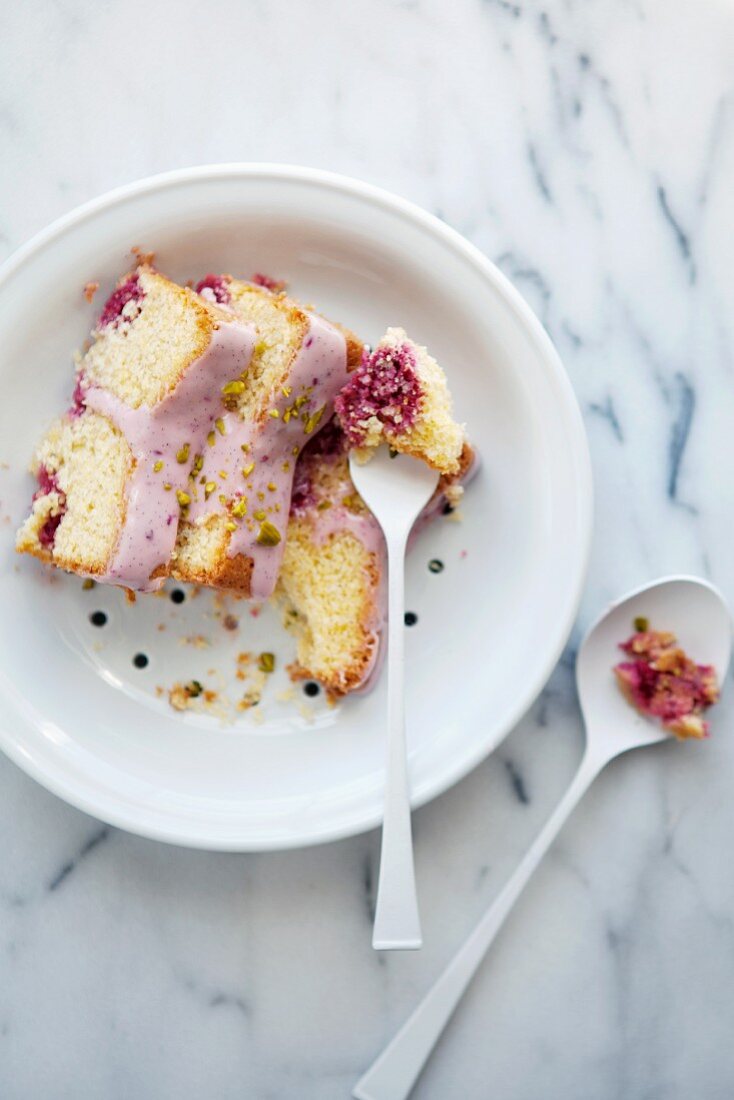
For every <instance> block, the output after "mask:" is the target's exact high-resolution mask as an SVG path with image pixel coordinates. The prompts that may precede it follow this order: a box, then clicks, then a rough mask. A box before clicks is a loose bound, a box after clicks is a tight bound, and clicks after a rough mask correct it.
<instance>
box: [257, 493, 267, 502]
mask: <svg viewBox="0 0 734 1100" xmlns="http://www.w3.org/2000/svg"><path fill="white" fill-rule="evenodd" d="M257 499H258V500H265V493H258V494H257Z"/></svg>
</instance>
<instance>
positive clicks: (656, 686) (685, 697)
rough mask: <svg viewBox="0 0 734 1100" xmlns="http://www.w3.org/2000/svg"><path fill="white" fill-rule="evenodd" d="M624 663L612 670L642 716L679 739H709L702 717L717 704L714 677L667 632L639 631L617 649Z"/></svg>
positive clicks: (707, 725) (707, 666)
mask: <svg viewBox="0 0 734 1100" xmlns="http://www.w3.org/2000/svg"><path fill="white" fill-rule="evenodd" d="M619 648H620V649H621V650H622V651H623V652H624V653H625V654H626V655H627V657H628V658H630V659H629V660H627V661H622V662H621V663H620V664H618V665H617V666H616V667H615V669H614V674H615V676H616V677H617V683H618V684H619V686H620V688H621V690H622V691H623V692H624V694H625V695H626V697H627V698H628V699H629V701H630V702H631V703H632V704H633V706H635V707H637V709H638V710H639V711H641V713H642V714H646V715H648V716H649V717H651V718H658V719H660V721H661V722H662V724H663V726H664V727H665V728H666V729H668V730H670V731H671V733H674V734H676V736H677V737H680V738H687V737H695V738H701V737H708V735H709V723H708V722H706V721H704V719H703V718H702V717H701V715H702V714H703V712H704V711H706V710H707V709H708V708H709V707H710V706H712V704H713V703H716V702H717V701H718V698H719V686H718V683H717V680H716V671H715V670H714V668H713V667H712V666H711V665H697V664H696V662H695V661H693V660H691V658H690V657H688V656H687V654H686V653H684V651H683V650H682V649H680V647H679V646H678V645H676V637H675V634H671V633H670V632H669V631H661V630H650V629H649V628H648V627H647V626H646V625H645V629H644V630H638V631H637V632H636V633H635V634H633V635H632V636H631V637H630V638H628V639H627V641H626V642H622V643H621V645H620V647H619Z"/></svg>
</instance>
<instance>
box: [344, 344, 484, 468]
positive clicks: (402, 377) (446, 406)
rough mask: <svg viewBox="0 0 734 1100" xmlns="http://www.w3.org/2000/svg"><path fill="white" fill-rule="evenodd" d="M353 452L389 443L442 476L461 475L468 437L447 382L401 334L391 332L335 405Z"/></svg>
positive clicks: (424, 353)
mask: <svg viewBox="0 0 734 1100" xmlns="http://www.w3.org/2000/svg"><path fill="white" fill-rule="evenodd" d="M336 411H337V414H338V416H339V420H340V421H341V424H342V427H343V428H344V431H345V432H346V433H347V437H348V439H349V443H350V445H351V446H352V447H355V448H358V449H364V450H365V451H366V452H369V450H370V449H372V448H374V447H377V446H379V445H380V443H388V444H389V445H390V447H392V448H393V449H394V450H396V451H399V452H401V453H403V454H409V455H412V456H413V457H414V458H420V459H422V460H423V461H424V462H426V463H427V464H428V465H429V466H431V467H433V469H434V470H438V471H439V473H441V474H446V475H452V474H456V473H458V471H459V468H460V463H461V454H462V450H463V447H464V441H465V435H464V428H463V425H461V424H457V423H456V421H455V420H454V418H453V414H452V402H451V395H450V393H449V389H448V386H447V384H446V376H445V375H444V373H443V371H442V370H441V368H440V367H439V365H438V363H437V362H436V360H435V359H434V358H433V357H432V356H431V355H429V354H428V351H427V350H426V349H425V348H424V347H421V346H420V345H418V344H415V343H414V342H413V341H412V340H411V339H410V338H409V337H408V336H407V334H406V333H405V331H404V330H403V329H401V328H389V329H388V330H387V332H386V333H385V335H384V336H383V338H382V339H381V340H380V342H379V343H378V344H377V346H376V347H375V349H374V351H373V352H371V353H370V354H365V355H364V357H363V359H362V362H361V364H360V366H359V368H358V369H357V370H356V371H355V372H354V374H353V375H352V377H351V378H350V380H349V382H348V384H347V385H346V386H345V387H344V389H343V390H342V392H341V393H340V394H339V397H338V398H337V401H336Z"/></svg>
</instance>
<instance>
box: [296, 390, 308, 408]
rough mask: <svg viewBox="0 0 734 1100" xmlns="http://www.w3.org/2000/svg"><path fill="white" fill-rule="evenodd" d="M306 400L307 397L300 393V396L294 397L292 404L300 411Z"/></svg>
mask: <svg viewBox="0 0 734 1100" xmlns="http://www.w3.org/2000/svg"><path fill="white" fill-rule="evenodd" d="M307 401H308V398H307V397H306V395H305V393H302V394H301V396H300V397H297V398H296V399H295V401H294V402H293V404H294V405H295V407H296V409H297V410H299V411H300V410H301V409H302V408H303V406H304V405H305V404H306V402H307Z"/></svg>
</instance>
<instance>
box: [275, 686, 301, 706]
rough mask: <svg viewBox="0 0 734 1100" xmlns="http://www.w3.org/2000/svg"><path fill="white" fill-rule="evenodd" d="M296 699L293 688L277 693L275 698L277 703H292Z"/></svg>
mask: <svg viewBox="0 0 734 1100" xmlns="http://www.w3.org/2000/svg"><path fill="white" fill-rule="evenodd" d="M295 697H296V693H295V691H294V690H293V688H286V689H285V691H279V692H278V694H277V695H276V696H275V699H276V701H277V702H278V703H292V702H293V700H294V699H295Z"/></svg>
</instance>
